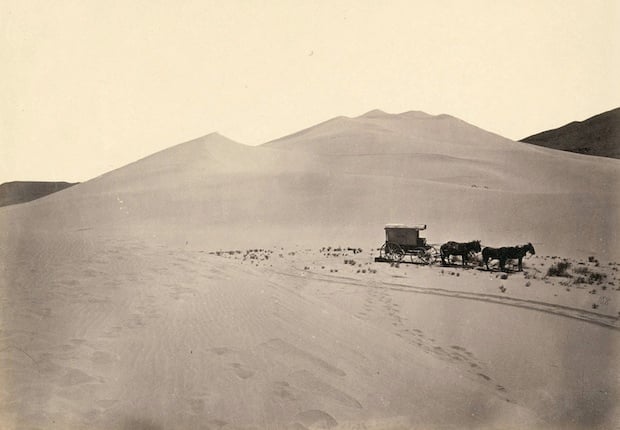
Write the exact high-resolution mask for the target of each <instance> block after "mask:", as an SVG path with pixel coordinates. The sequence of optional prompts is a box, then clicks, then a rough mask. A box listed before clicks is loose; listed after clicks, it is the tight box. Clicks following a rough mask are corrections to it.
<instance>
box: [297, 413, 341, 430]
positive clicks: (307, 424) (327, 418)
mask: <svg viewBox="0 0 620 430" xmlns="http://www.w3.org/2000/svg"><path fill="white" fill-rule="evenodd" d="M295 424H301V425H302V426H303V428H311V427H314V428H322V429H330V428H333V427H336V426H337V425H338V421H336V420H335V419H334V417H332V416H331V415H330V414H328V413H327V412H324V411H321V410H318V409H311V410H308V411H303V412H300V413H298V414H297V416H296V417H295V421H294V423H293V425H295ZM292 428H302V427H299V426H294V427H292Z"/></svg>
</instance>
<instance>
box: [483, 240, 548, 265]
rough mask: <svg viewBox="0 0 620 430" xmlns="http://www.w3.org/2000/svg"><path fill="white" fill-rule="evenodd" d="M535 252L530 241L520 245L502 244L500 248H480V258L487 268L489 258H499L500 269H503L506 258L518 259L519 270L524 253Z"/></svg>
mask: <svg viewBox="0 0 620 430" xmlns="http://www.w3.org/2000/svg"><path fill="white" fill-rule="evenodd" d="M528 252H529V253H530V254H532V255H534V254H536V251H535V250H534V246H533V245H532V244H531V243H528V244H527V245H521V246H504V247H501V248H490V247H486V248H484V249H483V250H482V260H483V261H484V264H485V266H486V267H487V270H489V260H499V268H500V270H505V268H504V267H505V265H506V261H507V260H519V271H521V270H523V257H525V254H526V253H528Z"/></svg>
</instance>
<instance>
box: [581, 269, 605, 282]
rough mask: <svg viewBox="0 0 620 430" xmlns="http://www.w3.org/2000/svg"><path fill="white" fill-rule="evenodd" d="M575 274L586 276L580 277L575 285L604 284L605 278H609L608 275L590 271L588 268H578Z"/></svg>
mask: <svg viewBox="0 0 620 430" xmlns="http://www.w3.org/2000/svg"><path fill="white" fill-rule="evenodd" d="M574 272H575V273H577V274H579V275H584V276H579V277H578V278H577V279H576V280H575V283H576V284H584V283H588V284H594V283H598V284H600V283H602V282H603V281H604V280H605V278H607V275H606V274H605V273H600V272H593V271H591V270H590V269H588V268H587V267H578V268H576V269H575V270H574Z"/></svg>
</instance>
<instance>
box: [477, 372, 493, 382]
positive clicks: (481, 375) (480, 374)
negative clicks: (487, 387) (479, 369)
mask: <svg viewBox="0 0 620 430" xmlns="http://www.w3.org/2000/svg"><path fill="white" fill-rule="evenodd" d="M478 376H480V377H481V378H482V379H484V380H486V381H490V380H491V378H490V377H489V376H487V375H485V374H484V373H478Z"/></svg>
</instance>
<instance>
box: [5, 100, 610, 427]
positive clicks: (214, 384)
mask: <svg viewBox="0 0 620 430" xmlns="http://www.w3.org/2000/svg"><path fill="white" fill-rule="evenodd" d="M619 183H620V162H619V161H618V160H612V159H605V158H600V157H590V156H583V155H578V154H571V153H563V152H559V151H556V150H551V149H546V148H540V147H535V146H532V145H528V144H525V143H518V142H513V141H510V140H508V139H504V138H502V137H500V136H497V135H494V134H492V133H488V132H486V131H484V130H481V129H479V128H476V127H474V126H472V125H470V124H467V123H465V122H463V121H460V120H458V119H456V118H453V117H450V116H446V115H442V116H436V117H435V116H430V115H426V114H424V113H421V112H407V113H404V114H400V115H389V114H385V113H383V112H380V111H373V112H369V113H368V114H366V115H363V116H361V117H358V118H344V117H342V118H336V119H334V120H330V121H328V122H326V123H323V124H319V125H317V126H315V127H312V128H310V129H308V130H304V131H301V132H300V133H297V134H295V135H292V136H289V137H286V138H283V139H280V140H278V141H274V142H270V143H268V144H265V145H262V146H259V147H248V146H245V145H242V144H238V143H236V142H232V141H230V140H228V139H227V138H225V137H223V136H220V135H217V134H212V135H208V136H205V137H204V138H200V139H197V140H194V141H191V142H187V143H184V144H181V145H177V146H175V147H172V148H170V149H168V150H165V151H162V152H160V153H157V154H154V155H152V156H150V157H147V158H145V159H143V160H139V161H137V162H136V163H133V164H130V165H128V166H125V167H123V168H121V169H118V170H115V171H112V172H110V173H108V174H106V175H103V176H101V177H98V178H94V179H92V180H90V181H87V182H85V183H82V184H79V185H76V186H74V187H71V188H69V189H66V190H63V191H61V192H59V193H56V194H52V195H50V196H47V197H45V198H43V199H40V200H37V201H33V202H30V203H26V204H22V205H15V206H9V207H5V208H2V209H0V226H2V228H1V229H0V262H1V263H2V266H1V267H0V270H1V271H0V306H1V307H0V324H1V325H0V381H1V384H0V422H1V423H2V428H7V429H18V428H19V429H21V428H39V429H48V428H49V429H81V428H85V429H86V428H88V429H196V428H205V429H206V428H211V429H234V428H240V429H241V428H258V429H263V428H287V429H288V428H291V429H304V428H307V429H312V428H356V429H359V428H367V429H373V428H376V429H385V428H399V429H400V428H402V429H410V428H420V429H435V428H455V429H457V428H458V429H461V428H485V429H486V428H497V429H509V428H514V429H521V428H533V429H548V428H549V429H570V428H573V429H582V428H584V429H585V428H601V429H603V428H613V425H615V424H616V423H617V422H620V408H619V407H618V405H619V404H620V402H619V401H618V400H619V393H618V388H617V387H618V386H619V385H620V384H619V383H618V382H620V381H619V375H620V365H619V364H618V363H619V361H618V357H619V352H620V350H619V347H620V334H619V330H620V324H619V321H618V318H619V316H620V313H619V312H620V304H619V303H620V302H619V300H620V297H619V295H620V291H619V290H618V289H619V288H620V275H619V274H618V269H619V265H618V262H619V261H620V240H619V239H618V236H617V234H618V233H617V232H618V231H619V230H620V225H619V224H620V217H618V205H619V203H620V202H619V200H618V194H617V186H618V184H619ZM390 222H403V223H412V224H414V223H415V224H419V223H424V224H428V229H427V230H426V231H424V233H425V236H426V237H427V238H428V240H429V242H431V243H434V244H440V243H442V242H444V241H447V240H459V241H466V240H473V239H479V240H481V241H482V243H483V245H486V246H499V245H514V244H522V243H527V242H532V243H533V244H534V246H535V247H536V255H534V256H528V257H526V259H525V260H524V270H523V272H515V271H510V272H509V273H508V274H507V275H504V274H503V273H502V272H499V271H498V270H497V268H493V270H491V271H486V270H483V269H482V267H479V266H477V265H476V264H475V263H474V264H473V265H472V267H470V268H462V267H461V266H460V263H459V262H456V263H455V264H453V265H449V266H446V267H442V266H441V265H439V264H434V265H431V266H421V265H414V264H400V265H390V264H387V263H376V262H375V261H374V257H376V256H377V255H378V251H377V248H378V247H380V246H381V244H382V243H383V241H384V232H383V226H384V225H385V224H387V223H390ZM349 248H351V249H350V250H349ZM358 249H361V252H357V251H358ZM353 250H355V251H353ZM560 262H567V263H570V267H569V268H568V270H567V272H568V274H569V275H570V277H558V276H548V269H549V268H550V267H552V266H553V265H557V264H558V263H560Z"/></svg>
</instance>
